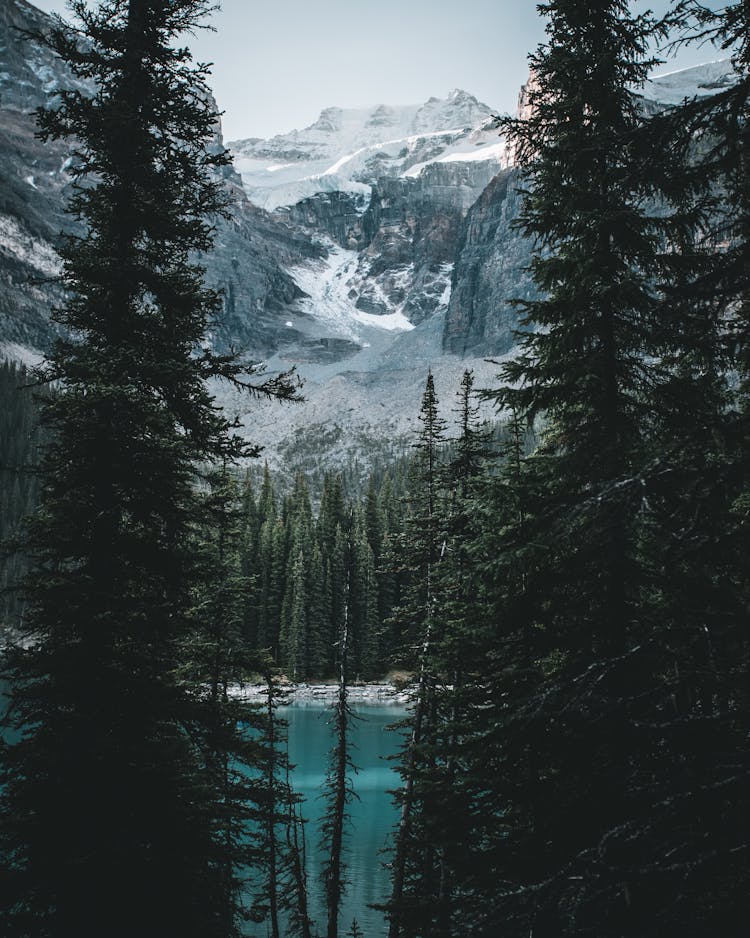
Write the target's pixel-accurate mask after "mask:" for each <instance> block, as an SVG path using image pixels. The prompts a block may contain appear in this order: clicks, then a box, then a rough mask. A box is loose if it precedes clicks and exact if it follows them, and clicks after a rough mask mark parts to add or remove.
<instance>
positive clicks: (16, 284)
mask: <svg viewBox="0 0 750 938" xmlns="http://www.w3.org/2000/svg"><path fill="white" fill-rule="evenodd" d="M48 23H49V20H48V18H47V17H46V16H45V14H43V13H41V12H40V11H38V10H37V9H36V8H34V7H33V6H32V5H31V4H29V3H28V2H26V0H0V37H2V38H1V39H0V43H1V45H0V287H1V289H0V352H2V350H3V349H4V353H5V355H10V356H12V357H21V358H27V359H28V358H33V357H34V356H38V355H39V354H40V352H42V351H43V350H44V348H45V347H46V346H47V345H48V343H49V341H50V339H51V337H52V335H53V334H54V332H53V329H52V327H51V326H50V321H49V312H50V309H51V308H52V306H53V305H54V304H56V303H59V302H60V300H61V299H62V293H61V291H60V288H59V286H57V285H56V283H55V281H54V278H55V276H56V274H57V272H58V270H59V260H58V257H57V253H56V248H57V246H58V245H59V242H60V237H61V234H60V233H61V231H63V230H71V221H70V219H69V218H68V217H67V216H66V215H65V212H64V206H65V201H66V199H67V197H68V195H69V193H70V186H71V178H70V175H69V172H68V170H69V167H70V152H69V148H68V147H67V146H66V145H65V144H59V143H57V144H45V145H42V144H41V143H40V141H38V140H37V139H36V137H35V124H34V110H35V108H37V107H39V106H41V105H43V104H44V103H46V102H48V101H49V100H50V98H54V94H55V92H56V90H57V89H59V88H60V87H62V86H69V85H70V76H69V75H68V74H67V73H66V71H65V69H64V67H63V66H62V63H60V62H59V61H56V60H55V59H54V57H52V56H51V54H50V53H49V52H48V51H47V50H45V49H43V48H41V47H38V46H35V45H34V44H33V43H29V42H28V41H26V40H25V39H23V37H22V35H21V32H20V31H19V30H29V29H44V28H45V27H46V26H47V25H48ZM729 76H730V69H729V68H728V65H727V63H725V62H717V63H710V64H709V65H707V66H700V67H698V68H694V69H687V70H683V71H681V72H674V73H671V74H669V75H665V76H662V77H661V78H657V79H654V80H653V81H651V82H650V83H649V85H648V87H647V88H646V89H645V91H644V96H645V97H646V98H647V100H648V104H647V106H648V107H650V108H655V107H664V106H669V105H670V104H672V103H675V102H676V101H678V100H681V99H682V98H683V97H686V96H689V95H691V94H710V93H712V91H713V90H716V89H717V88H720V87H722V86H723V84H724V83H726V81H728V80H730V78H729ZM521 106H523V96H522V98H521ZM497 124H498V119H497V116H496V114H495V112H493V110H492V108H490V107H489V106H488V105H486V104H483V103H482V102H480V101H477V99H476V98H474V97H473V96H472V95H471V94H469V93H467V92H465V91H461V90H456V91H452V92H451V93H450V94H449V95H448V96H447V97H446V98H430V99H429V100H428V101H426V102H424V103H423V104H421V105H414V106H399V107H390V106H387V105H378V106H376V107H372V108H364V109H342V108H335V107H330V108H326V109H325V110H324V111H322V112H321V114H320V116H319V117H318V119H317V120H316V121H315V122H314V123H313V124H311V125H310V126H309V127H307V128H305V129H303V130H294V131H291V132H290V133H288V134H283V135H279V136H276V137H273V138H271V139H269V140H261V139H258V138H252V139H247V140H242V141H238V142H235V143H232V144H230V145H229V146H230V148H231V150H232V153H233V155H234V168H231V167H229V168H227V169H226V170H225V173H224V176H225V184H226V185H227V187H228V189H229V191H230V192H231V194H232V196H233V210H232V215H231V218H230V219H229V220H228V221H219V222H218V223H217V236H216V243H215V249H214V251H213V252H212V253H211V254H210V255H209V256H207V257H205V258H202V260H203V262H204V263H205V265H206V268H207V280H208V282H209V283H210V284H211V285H213V286H216V287H219V288H221V289H222V290H223V292H224V315H223V317H222V320H221V322H220V323H218V324H217V327H216V329H215V331H214V333H213V335H212V336H211V337H210V338H211V341H212V342H213V343H214V344H215V345H216V346H217V347H219V348H225V347H227V346H233V347H235V348H242V349H245V350H246V352H247V354H248V356H249V357H252V358H255V359H256V360H264V361H265V362H266V363H267V365H268V367H269V369H270V370H275V369H281V368H288V367H290V366H291V365H295V366H296V367H297V368H298V370H299V372H300V374H301V375H302V377H303V379H304V380H305V391H304V393H305V397H306V403H305V404H303V405H299V406H296V407H279V406H277V405H265V404H262V403H257V402H251V403H250V404H248V403H247V402H246V401H241V400H236V399H234V398H232V397H231V396H230V395H227V393H226V391H225V390H224V389H217V393H219V394H221V395H223V396H222V400H223V402H224V403H225V405H226V406H227V407H229V408H230V409H232V410H233V411H236V413H237V414H238V415H240V416H241V417H242V418H243V420H244V421H245V425H246V427H247V433H248V435H249V436H250V437H252V438H254V439H256V440H258V441H261V442H263V443H265V445H266V446H267V447H268V450H267V452H268V455H269V458H270V459H272V460H273V461H275V462H276V463H277V464H279V465H283V466H285V467H287V468H289V469H293V468H295V467H302V468H305V469H307V470H309V471H313V470H314V469H315V467H317V466H319V465H320V464H325V465H328V466H333V465H336V464H338V463H342V464H343V463H346V462H350V461H352V460H355V461H356V460H360V462H361V463H362V464H363V465H364V464H367V463H369V462H371V461H372V459H373V458H375V457H376V456H378V455H380V456H384V457H385V456H387V454H388V453H389V452H391V451H397V450H398V449H400V448H401V447H403V446H404V445H405V442H406V441H407V440H408V435H409V433H410V431H411V429H412V428H413V426H414V424H415V421H416V414H417V412H418V407H419V400H420V396H421V391H422V388H423V386H424V380H425V376H426V372H427V370H428V368H431V369H432V370H433V372H434V374H435V378H436V384H437V388H438V392H439V394H440V395H441V399H442V400H443V402H444V404H445V407H446V410H448V408H449V407H450V406H452V403H451V402H452V400H453V394H454V392H455V390H456V388H457V386H458V382H459V380H460V376H461V373H462V371H463V369H464V368H467V367H472V368H474V369H475V371H476V373H477V378H478V381H479V383H480V384H481V383H482V382H491V381H492V379H493V375H494V373H495V372H496V371H497V366H496V365H495V364H491V363H488V362H487V358H490V357H492V358H498V357H500V356H503V355H505V354H508V353H509V352H510V351H511V349H512V348H513V345H514V342H515V337H514V329H515V328H516V326H517V314H516V311H515V307H514V306H513V305H512V300H513V299H515V298H518V297H522V298H523V297H528V296H530V295H531V294H532V289H533V287H532V284H531V281H530V278H529V275H528V273H527V271H526V266H527V264H528V261H529V257H530V253H531V246H530V245H529V243H528V242H527V241H526V240H525V239H524V238H523V237H522V236H521V235H520V233H519V232H518V231H517V229H515V228H514V226H513V222H514V219H515V218H516V217H517V214H518V209H519V197H518V194H517V191H516V184H515V174H514V171H513V169H512V167H511V166H510V165H509V158H508V153H507V150H506V147H505V144H504V142H503V141H502V140H501V139H500V137H499V136H498V130H497ZM222 145H223V144H222V139H221V127H220V125H219V123H218V120H217V127H216V139H215V141H214V146H222Z"/></svg>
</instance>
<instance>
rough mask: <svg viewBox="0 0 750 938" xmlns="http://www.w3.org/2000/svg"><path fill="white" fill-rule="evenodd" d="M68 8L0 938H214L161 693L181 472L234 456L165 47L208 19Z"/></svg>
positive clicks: (205, 857) (175, 587)
mask: <svg viewBox="0 0 750 938" xmlns="http://www.w3.org/2000/svg"><path fill="white" fill-rule="evenodd" d="M72 8H73V10H74V12H75V14H76V16H77V19H78V22H79V23H80V26H79V28H78V30H75V31H74V30H72V29H70V28H68V27H65V26H63V25H62V24H59V25H58V27H57V28H56V29H55V30H53V32H52V33H51V35H50V36H49V37H47V38H46V39H45V40H44V41H45V42H46V44H47V45H48V47H50V48H51V49H52V50H53V51H54V52H55V53H57V54H59V55H60V56H61V57H62V58H63V59H64V61H65V62H66V63H67V65H68V66H69V67H70V69H71V70H72V72H73V74H74V76H75V77H76V78H77V79H78V80H79V82H80V83H79V85H78V88H79V89H80V88H82V87H85V86H86V85H88V86H89V87H91V86H92V85H93V87H94V89H95V90H94V92H93V93H92V94H91V95H90V96H89V95H87V94H85V93H84V92H83V91H81V90H74V91H65V92H62V93H61V94H60V96H59V99H57V103H56V104H55V105H54V106H53V107H52V108H51V109H50V110H47V111H45V112H43V113H42V114H41V115H40V122H41V127H42V135H43V137H44V138H58V137H64V138H69V139H71V140H73V141H74V145H75V155H74V159H73V165H72V172H73V173H74V176H75V178H76V188H75V195H74V197H73V200H72V204H71V211H72V212H73V213H74V214H75V215H76V216H77V217H78V218H79V219H80V220H81V221H82V222H83V224H84V227H85V234H84V235H83V236H81V237H72V238H70V239H69V240H68V241H67V243H66V245H65V247H64V249H63V261H64V281H65V286H66V287H67V289H68V291H69V300H68V301H67V303H66V305H65V307H64V308H63V309H62V310H60V311H58V312H57V313H56V318H57V320H58V322H59V323H60V325H62V326H63V327H64V328H65V330H66V332H67V335H68V338H66V339H63V340H61V341H59V342H58V343H57V344H56V346H55V347H54V349H53V351H52V353H51V354H50V356H49V358H48V361H47V364H46V366H45V367H44V368H43V370H42V372H41V375H40V381H42V382H52V381H54V382H58V383H59V385H60V388H61V393H60V394H58V395H56V396H55V397H54V398H50V399H48V400H47V401H46V403H45V406H44V410H43V422H44V425H45V426H46V428H47V430H48V432H49V433H50V434H51V437H52V442H51V443H50V444H49V445H48V447H47V449H46V453H45V456H44V460H43V464H42V469H41V488H42V492H41V509H40V511H39V513H38V514H37V515H36V517H35V518H34V521H33V524H32V526H31V533H30V539H29V544H28V552H29V554H30V559H31V564H32V566H31V573H30V574H29V576H28V579H27V582H26V597H27V617H26V619H25V620H24V626H23V629H22V631H21V632H20V634H19V636H18V641H17V642H16V643H15V644H14V645H13V647H11V648H10V649H8V652H7V655H6V656H5V659H4V666H3V672H4V676H5V677H6V678H7V679H8V680H9V681H10V683H11V698H10V707H9V712H8V716H7V722H8V723H9V724H10V726H11V728H14V729H15V730H16V732H18V733H20V738H18V739H17V740H16V741H15V742H14V743H13V744H12V745H9V746H6V751H5V752H4V754H3V755H4V759H3V773H2V815H3V825H2V830H1V831H0V850H1V852H2V868H3V881H2V891H1V892H0V931H2V933H3V934H4V935H7V936H9V938H10V936H20V935H23V936H49V938H71V936H76V938H87V936H91V938H93V936H101V935H108V936H113V938H114V936H122V938H125V936H133V935H136V934H137V935H140V936H146V938H157V936H158V938H164V936H165V935H178V934H179V935H181V936H184V938H189V936H195V938H198V936H200V938H209V936H212V935H216V936H219V935H221V936H222V938H225V936H226V935H228V934H231V933H232V932H233V930H234V928H235V924H236V923H235V922H233V921H232V920H231V916H230V919H229V921H228V920H227V915H226V890H225V889H224V884H225V881H226V871H227V857H226V853H225V849H226V844H225V842H224V839H223V836H222V834H223V832H224V831H225V830H226V826H225V825H224V824H223V821H222V819H221V818H220V817H219V818H217V816H216V815H217V812H220V811H221V804H220V803H219V800H218V799H217V798H216V796H215V792H214V791H212V787H211V786H212V781H213V773H211V772H209V771H208V770H207V767H206V762H207V759H206V753H205V752H204V751H203V749H202V747H201V745H200V741H201V740H202V739H203V738H205V736H206V734H207V731H208V730H210V725H211V720H212V716H213V711H212V708H211V705H210V703H207V702H206V700H205V698H201V697H200V696H199V695H196V694H192V693H191V692H190V690H189V688H187V687H186V686H184V685H183V683H182V681H181V679H180V674H181V673H183V671H184V667H183V666H184V664H185V662H184V655H185V653H186V652H185V649H186V647H189V643H187V644H186V642H185V640H184V639H185V637H186V636H187V635H189V634H190V633H191V631H192V630H193V627H194V625H195V623H194V621H193V609H194V597H193V590H194V585H195V583H196V582H197V573H196V570H195V562H196V561H195V558H194V555H193V552H192V550H191V547H192V531H191V526H192V522H193V519H194V518H195V517H196V516H197V514H198V510H197V505H198V503H197V498H198V496H197V494H196V490H195V473H196V465H197V464H198V463H202V464H205V463H207V462H210V461H213V460H218V459H222V460H223V459H227V460H231V459H232V458H233V457H235V456H237V455H238V454H240V453H241V452H242V445H241V443H240V441H239V440H238V439H237V438H236V437H235V436H234V435H233V433H232V429H231V426H230V424H229V423H228V422H227V420H226V419H225V418H224V416H223V415H222V414H221V413H220V411H219V410H218V409H217V407H216V406H215V404H214V402H213V400H212V397H211V395H210V393H209V389H208V386H207V382H208V379H210V378H213V377H223V378H226V379H228V380H232V381H238V382H239V381H240V376H241V374H242V370H241V367H240V366H239V364H237V363H236V362H235V361H234V360H233V359H232V358H230V357H221V356H217V355H215V354H213V353H212V352H210V351H207V350H206V349H205V346H204V344H203V343H204V339H205V335H206V332H207V329H208V327H209V324H210V322H211V320H212V319H213V317H214V316H215V315H216V314H217V311H218V309H219V305H220V299H219V297H218V296H217V294H216V293H215V292H212V291H210V290H207V289H205V287H204V286H203V283H202V275H203V271H202V269H201V268H200V267H199V266H197V265H196V263H195V262H194V261H193V259H192V258H193V257H194V252H201V251H207V250H208V249H209V248H210V244H211V233H212V229H211V223H210V220H209V213H211V212H217V211H220V210H221V208H222V195H221V190H220V182H219V181H218V176H217V175H216V174H215V173H214V172H213V171H214V169H216V168H218V167H221V166H222V165H224V164H226V162H227V160H228V157H227V155H226V154H225V153H214V152H209V149H207V144H208V143H209V142H210V141H211V139H212V138H213V136H214V133H215V115H214V114H213V113H212V111H211V109H210V107H209V105H208V101H209V95H208V91H207V88H206V85H205V81H204V79H205V74H206V69H205V68H204V67H203V66H198V67H196V66H194V65H193V64H192V62H191V59H190V54H189V52H188V51H187V50H186V49H185V48H183V47H181V46H180V45H179V41H178V40H179V37H180V35H181V34H183V33H184V32H185V31H186V30H188V31H189V30H191V29H193V28H194V27H196V26H197V25H198V22H199V20H200V18H201V16H202V15H203V14H204V13H206V12H207V10H208V4H207V3H205V2H203V0H129V2H125V0H108V2H105V3H102V4H101V5H100V6H99V7H98V8H97V9H90V8H89V7H88V6H87V5H86V4H85V3H83V2H79V0H76V2H74V3H73V4H72ZM263 390H264V391H265V392H269V393H279V394H281V395H282V396H283V395H286V394H288V393H289V392H290V391H291V389H289V388H287V387H286V386H285V385H284V383H283V382H277V383H275V384H274V383H272V384H271V385H267V386H266V387H265V388H264V389H263ZM231 862H232V861H231V859H230V860H229V863H230V864H231Z"/></svg>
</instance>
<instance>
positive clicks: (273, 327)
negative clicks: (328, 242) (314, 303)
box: [0, 0, 321, 358]
mask: <svg viewBox="0 0 750 938" xmlns="http://www.w3.org/2000/svg"><path fill="white" fill-rule="evenodd" d="M49 25H50V19H49V17H48V16H46V14H44V13H42V12H41V11H39V10H38V9H36V8H35V7H34V6H32V5H31V4H30V3H27V2H26V0H0V37H2V38H1V39H0V43H1V44H0V345H2V346H4V347H5V348H6V350H7V351H9V352H10V353H11V354H13V355H16V356H18V357H25V358H33V357H34V355H35V354H36V353H38V352H39V351H40V350H43V349H44V348H45V347H46V346H47V345H48V344H49V341H50V339H51V337H52V335H53V334H54V330H53V329H52V327H51V326H50V322H49V313H50V309H51V308H52V307H53V306H54V305H55V304H57V303H59V302H60V300H61V299H62V293H61V291H60V289H59V287H58V286H57V285H56V284H55V283H54V278H55V276H56V275H57V273H58V272H59V259H58V257H57V254H56V248H57V247H58V245H59V243H60V238H61V233H62V232H63V231H72V230H75V227H74V225H73V223H72V222H71V220H70V218H69V217H68V216H66V214H65V204H66V201H67V199H68V197H69V195H70V187H71V177H70V175H69V173H68V170H69V168H70V165H71V158H70V149H71V148H70V146H69V145H68V144H66V143H61V142H53V143H46V144H42V143H41V142H40V141H39V140H38V139H37V138H36V136H35V132H36V124H35V118H34V112H35V110H36V108H38V107H41V106H42V105H44V104H46V103H48V102H49V101H50V100H54V95H55V92H56V91H57V90H58V89H59V88H61V87H71V84H72V80H71V76H70V75H69V73H68V72H67V71H66V69H65V67H64V65H63V63H62V62H60V61H59V60H58V59H56V58H55V57H54V56H53V55H52V54H51V53H50V52H49V50H47V49H44V48H43V47H41V46H39V45H37V44H36V43H34V42H30V41H28V40H27V39H25V38H24V35H23V33H24V32H28V31H44V30H45V29H46V28H48V27H49ZM84 90H86V89H84ZM214 145H216V146H221V145H222V141H221V128H220V126H219V125H218V122H217V137H216V140H215V142H214ZM226 184H227V186H228V187H229V189H230V191H231V192H232V194H233V203H234V205H233V210H232V217H231V218H230V219H229V220H228V221H223V220H219V221H218V222H217V238H216V248H217V249H216V251H215V252H213V254H212V255H211V256H209V257H207V258H205V259H204V260H205V263H206V266H207V269H208V281H209V283H210V284H211V285H213V286H217V287H222V288H223V289H224V291H225V309H224V317H223V321H222V322H221V324H220V325H219V327H218V328H217V330H216V334H215V335H214V336H213V339H214V341H216V342H217V343H218V344H220V345H227V344H230V343H231V344H235V345H237V344H239V345H242V346H246V347H249V348H253V347H260V348H263V349H265V348H269V347H273V346H274V345H275V344H277V342H278V338H279V336H280V335H282V334H283V336H284V339H285V340H287V338H288V336H287V332H288V330H287V329H286V327H285V326H284V325H283V323H284V322H285V321H286V316H285V315H284V314H285V311H286V309H287V307H289V306H290V304H293V303H294V302H295V300H297V299H299V298H300V297H301V291H300V289H299V287H298V286H297V285H296V283H295V281H294V280H293V278H292V277H291V276H290V275H289V273H288V272H287V268H288V267H292V266H293V265H294V264H297V263H300V262H301V261H303V260H305V259H310V258H313V257H316V256H318V255H320V254H321V250H320V249H319V248H317V247H316V246H315V245H314V244H311V242H310V240H309V238H307V237H305V236H304V235H302V234H301V233H300V232H298V231H296V230H292V229H291V228H290V226H289V225H288V224H287V223H286V222H285V220H284V219H281V218H272V217H271V216H269V215H268V214H267V213H266V212H264V211H262V210H260V209H258V208H257V207H256V206H254V205H253V204H252V203H250V202H249V201H248V199H247V198H246V196H245V194H244V191H243V188H242V185H241V183H240V179H239V176H237V175H236V173H234V172H233V170H231V168H230V169H228V170H226Z"/></svg>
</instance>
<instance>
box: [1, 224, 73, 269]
mask: <svg viewBox="0 0 750 938" xmlns="http://www.w3.org/2000/svg"><path fill="white" fill-rule="evenodd" d="M0 252H2V253H4V254H7V255H10V256H11V257H13V258H14V259H15V260H17V261H21V262H22V263H24V264H28V265H29V266H30V267H33V268H34V269H35V270H38V271H39V272H40V273H42V274H45V275H46V276H50V277H56V276H58V275H59V274H60V272H61V270H62V264H61V262H60V258H59V256H58V255H57V252H56V251H55V249H54V248H53V247H52V245H51V244H49V243H48V242H46V241H42V240H40V239H39V238H34V237H32V236H31V235H29V234H28V233H27V232H26V231H24V229H23V228H22V227H21V226H20V225H19V224H18V222H17V221H16V219H15V218H11V217H10V216H9V215H0Z"/></svg>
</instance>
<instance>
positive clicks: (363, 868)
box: [279, 702, 404, 938]
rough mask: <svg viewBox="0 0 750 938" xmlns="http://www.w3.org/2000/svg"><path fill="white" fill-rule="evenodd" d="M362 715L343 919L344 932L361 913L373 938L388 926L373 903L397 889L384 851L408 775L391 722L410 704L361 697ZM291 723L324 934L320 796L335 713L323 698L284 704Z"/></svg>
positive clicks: (355, 733) (315, 906)
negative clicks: (398, 765)
mask: <svg viewBox="0 0 750 938" xmlns="http://www.w3.org/2000/svg"><path fill="white" fill-rule="evenodd" d="M352 709H353V711H354V712H355V713H356V714H357V716H358V717H359V719H358V720H356V721H355V722H354V724H353V726H352V730H351V740H352V743H353V748H352V754H351V755H352V761H353V762H354V764H355V766H356V767H357V768H358V770H359V771H358V772H357V774H356V775H354V776H353V779H352V781H353V783H354V790H355V791H356V793H357V795H358V796H359V798H358V799H354V800H353V801H352V803H351V805H350V806H349V813H350V816H351V819H350V821H349V823H348V825H347V835H348V836H347V838H346V841H345V854H344V863H345V867H346V874H345V875H346V879H347V882H348V884H347V887H346V892H345V894H344V900H343V903H342V908H341V915H340V919H339V923H340V927H339V933H340V934H341V935H345V934H346V932H348V931H349V928H350V925H351V921H352V918H354V917H356V919H357V921H358V922H359V924H360V925H361V927H362V931H363V932H364V934H365V935H366V938H380V936H382V935H385V934H386V933H387V926H386V923H385V920H384V917H383V915H382V913H380V912H376V911H374V910H373V909H370V908H368V906H369V904H370V903H373V902H383V901H384V900H385V899H386V898H387V896H388V893H389V891H390V876H389V871H388V870H387V869H384V868H383V862H384V860H386V859H387V857H386V856H384V855H383V851H384V850H385V849H387V848H388V847H389V846H390V844H391V837H392V834H393V830H394V827H395V825H396V822H397V810H396V808H395V806H394V804H393V800H392V796H391V795H389V794H388V790H389V789H394V788H398V786H399V783H400V779H399V776H398V774H397V773H396V771H395V769H394V768H393V763H392V762H390V761H388V756H391V755H394V754H395V753H396V751H397V750H398V749H399V745H400V739H401V737H400V734H398V733H395V732H392V731H389V730H388V729H387V727H388V726H389V725H391V724H392V723H394V722H396V721H398V720H400V719H402V718H403V716H404V711H403V709H401V708H400V707H395V706H377V705H369V704H356V705H353V706H352ZM279 715H280V716H283V717H284V719H286V720H287V721H288V722H289V757H290V760H291V761H292V763H294V765H295V766H296V768H295V770H294V772H293V774H292V781H293V784H294V787H295V789H296V790H297V791H298V792H299V794H301V795H303V796H304V798H305V803H304V804H303V806H302V811H303V815H304V817H305V818H307V819H308V822H309V823H308V824H307V825H306V830H307V844H308V864H307V865H308V870H307V874H308V888H309V891H310V914H311V917H312V919H313V922H314V923H315V926H316V927H317V930H318V932H319V933H320V934H325V925H326V917H325V900H324V894H323V883H322V867H323V864H324V862H325V857H324V856H323V854H321V852H320V851H319V849H318V843H319V840H320V828H319V822H320V816H321V814H322V813H323V810H324V803H323V799H322V798H321V797H320V795H321V792H322V789H323V783H324V780H325V775H326V770H327V766H328V756H329V752H330V750H331V747H332V745H333V734H332V730H331V727H330V726H329V725H328V723H329V718H330V713H329V711H328V709H327V707H326V706H325V705H324V704H322V703H317V702H316V703H309V704H297V705H295V706H292V707H285V708H283V709H280V710H279Z"/></svg>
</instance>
